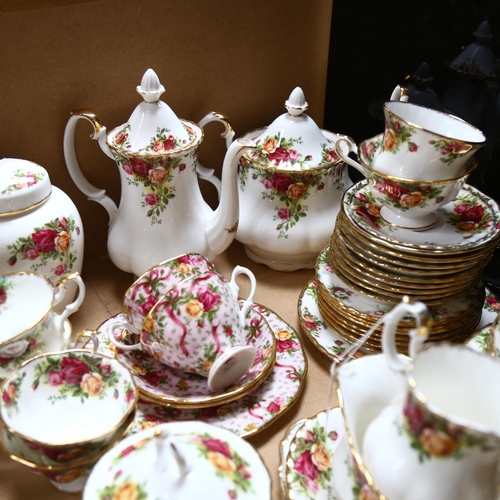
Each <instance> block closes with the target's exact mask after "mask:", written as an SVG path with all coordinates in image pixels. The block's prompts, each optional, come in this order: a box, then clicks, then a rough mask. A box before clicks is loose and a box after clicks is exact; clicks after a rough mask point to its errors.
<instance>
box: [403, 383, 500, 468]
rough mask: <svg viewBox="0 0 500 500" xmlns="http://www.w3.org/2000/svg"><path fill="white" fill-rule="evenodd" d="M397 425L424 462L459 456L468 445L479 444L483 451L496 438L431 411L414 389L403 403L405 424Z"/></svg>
mask: <svg viewBox="0 0 500 500" xmlns="http://www.w3.org/2000/svg"><path fill="white" fill-rule="evenodd" d="M395 425H397V426H398V427H402V429H403V431H404V433H405V435H406V437H407V438H408V440H409V443H410V446H411V448H412V449H413V450H415V451H416V453H418V459H419V461H420V462H421V463H422V462H424V461H425V460H427V459H430V458H431V457H434V458H442V459H445V458H452V459H454V460H460V459H461V458H463V455H464V453H465V452H466V450H467V448H472V447H480V449H481V450H482V451H484V450H487V449H493V448H494V447H495V446H496V445H495V443H494V442H493V441H492V439H493V438H490V439H489V438H488V436H485V435H484V434H479V433H475V432H473V431H472V430H471V429H468V428H467V427H464V426H461V425H458V424H453V423H452V422H449V421H448V420H446V418H444V417H442V416H440V415H437V414H435V413H433V412H431V411H430V410H429V409H428V408H427V407H426V406H425V404H423V403H422V402H421V401H419V400H418V399H417V398H416V397H415V396H414V395H413V393H412V392H408V395H407V397H406V401H405V403H404V406H403V415H402V424H400V423H398V422H396V423H395Z"/></svg>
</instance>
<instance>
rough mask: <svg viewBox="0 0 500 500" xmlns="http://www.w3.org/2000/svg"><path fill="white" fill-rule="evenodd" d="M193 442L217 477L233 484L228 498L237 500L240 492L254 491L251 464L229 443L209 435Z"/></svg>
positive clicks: (204, 435) (202, 435)
mask: <svg viewBox="0 0 500 500" xmlns="http://www.w3.org/2000/svg"><path fill="white" fill-rule="evenodd" d="M191 442H192V443H193V444H194V445H195V446H196V447H197V448H198V451H199V452H200V455H201V456H202V457H203V458H205V459H206V460H208V461H209V462H210V463H211V464H212V466H213V468H214V469H215V473H216V476H217V477H220V478H223V479H228V480H229V481H230V482H231V483H232V484H233V486H234V487H233V488H232V489H231V490H229V491H228V492H227V498H229V499H231V500H235V499H236V498H238V492H239V491H241V492H244V493H246V492H248V491H252V474H251V472H250V468H249V463H248V462H247V461H245V460H244V459H243V458H242V457H241V455H240V454H239V453H237V452H236V451H235V450H234V449H232V447H231V446H230V444H229V443H227V442H226V441H223V440H222V439H218V438H214V437H211V436H210V434H208V433H204V434H201V435H199V436H196V437H194V438H192V441H191Z"/></svg>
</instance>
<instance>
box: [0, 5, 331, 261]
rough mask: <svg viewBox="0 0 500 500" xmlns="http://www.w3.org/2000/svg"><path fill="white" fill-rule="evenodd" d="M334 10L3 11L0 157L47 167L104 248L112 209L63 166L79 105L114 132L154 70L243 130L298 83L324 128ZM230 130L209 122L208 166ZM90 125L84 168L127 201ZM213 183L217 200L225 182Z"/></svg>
mask: <svg viewBox="0 0 500 500" xmlns="http://www.w3.org/2000/svg"><path fill="white" fill-rule="evenodd" d="M24 3H25V2H21V3H20V6H21V7H22V6H23V4H24ZM10 5H12V2H10ZM331 9H332V1H331V0H308V1H307V2H304V1H301V0H291V1H288V2H282V1H277V0H273V1H266V0H255V1H253V2H251V3H244V4H243V3H240V2H234V1H231V0H212V1H210V2H203V1H201V0H183V1H182V2H174V1H161V0H141V1H140V2H137V1H134V0H100V1H94V2H90V3H81V4H76V5H65V6H57V7H52V8H39V9H36V10H23V11H19V12H0V47H1V49H0V50H1V53H0V74H1V75H2V76H1V78H0V109H1V110H2V112H1V118H0V157H18V158H25V159H29V160H32V161H34V162H36V163H39V164H41V165H42V166H44V167H45V168H47V170H48V171H49V174H50V175H51V179H52V182H53V184H55V185H57V186H58V187H60V188H61V189H63V190H64V191H66V192H67V193H68V194H69V196H70V197H71V198H72V199H73V200H74V201H75V203H76V205H77V207H78V209H79V211H80V212H81V215H82V218H83V223H84V227H85V231H86V232H87V234H88V235H90V236H91V238H87V240H86V254H87V256H89V257H92V256H96V255H100V254H103V253H105V252H106V246H105V243H106V231H107V214H106V212H105V210H104V209H103V208H102V207H100V206H98V205H97V204H95V203H90V202H88V201H87V200H86V199H85V196H84V195H83V194H82V193H80V192H79V190H78V189H77V188H76V186H75V185H74V184H73V182H72V180H71V178H70V177H69V174H68V172H67V170H66V167H65V163H64V158H63V152H62V138H63V134H64V127H65V125H66V122H67V120H68V118H69V113H70V111H71V110H72V109H78V108H84V107H85V108H92V109H93V110H94V111H95V112H96V113H97V114H98V115H99V116H100V117H101V120H102V123H103V124H104V125H106V127H107V128H108V130H111V129H112V128H114V127H116V126H118V125H120V124H122V123H124V122H125V121H126V120H127V119H128V117H129V116H130V114H131V113H132V111H133V109H134V108H135V106H136V105H137V104H138V103H139V102H140V101H141V98H140V96H139V95H138V94H137V93H136V91H135V87H136V86H137V85H138V84H139V83H140V81H141V77H142V74H143V73H144V71H145V70H146V69H147V68H148V67H152V68H153V69H155V71H156V72H157V73H158V75H159V77H160V80H161V81H162V83H163V85H164V86H165V88H166V92H165V94H163V96H162V99H163V100H164V101H165V102H167V103H168V104H169V105H170V106H171V107H172V108H173V109H174V111H175V112H176V113H177V115H178V116H179V117H181V118H186V119H190V120H193V121H199V120H200V119H201V118H202V117H203V116H204V115H205V114H206V113H207V112H209V111H211V110H216V111H219V112H222V113H223V114H225V115H226V116H227V117H229V119H230V120H231V122H232V125H233V128H234V129H235V131H236V134H237V136H238V135H242V134H243V133H245V132H246V131H248V130H251V129H254V128H257V127H262V126H265V125H268V124H269V123H270V122H271V121H272V120H273V119H274V118H275V117H276V116H278V115H279V114H281V113H283V112H284V107H283V105H284V101H285V100H286V99H287V98H288V96H289V94H290V92H291V91H292V90H293V88H294V87H295V86H297V85H299V86H301V87H302V88H303V89H304V91H305V93H306V98H307V99H308V101H309V104H310V108H309V111H308V113H309V114H310V115H311V116H312V117H313V118H314V119H315V120H316V121H317V122H318V123H319V124H320V125H321V123H322V121H323V108H324V101H325V87H326V74H327V59H328V47H329V34H330V19H331ZM221 128H222V127H221V125H218V124H213V125H209V126H208V127H207V131H206V137H205V141H204V144H203V145H202V147H201V152H200V159H201V161H202V163H203V164H204V165H205V166H206V167H210V168H218V167H219V164H221V163H222V158H223V156H224V141H222V140H221V139H220V138H219V133H220V132H222V130H221ZM90 133H91V126H90V124H86V123H85V124H84V123H81V124H79V126H78V130H77V139H76V144H77V153H78V156H79V161H80V165H81V166H82V170H83V171H84V172H85V174H86V176H87V178H88V180H89V181H90V182H91V183H92V184H94V185H96V186H97V187H99V188H104V189H106V191H107V192H108V194H109V195H110V196H111V197H112V198H113V199H114V200H115V201H118V200H119V189H120V187H119V174H118V170H117V167H116V166H115V164H114V162H113V161H112V160H111V159H109V158H108V157H106V156H105V155H104V153H102V152H101V151H100V149H99V146H98V144H97V143H96V142H94V141H90V140H89V139H88V136H89V135H90ZM203 189H204V192H205V193H206V194H208V196H209V201H210V202H211V203H212V204H213V203H214V199H215V190H214V189H213V188H212V187H211V186H210V185H207V186H206V187H204V188H203Z"/></svg>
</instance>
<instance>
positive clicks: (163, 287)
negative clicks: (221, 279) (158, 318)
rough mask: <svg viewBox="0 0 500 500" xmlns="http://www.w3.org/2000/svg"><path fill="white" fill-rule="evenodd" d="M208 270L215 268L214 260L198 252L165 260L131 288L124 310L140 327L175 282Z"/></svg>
mask: <svg viewBox="0 0 500 500" xmlns="http://www.w3.org/2000/svg"><path fill="white" fill-rule="evenodd" d="M208 271H215V266H214V264H213V262H212V261H210V260H208V259H207V258H206V257H204V256H203V255H200V254H195V253H188V254H185V255H181V256H180V257H177V258H175V259H171V260H169V261H168V262H164V263H161V264H160V265H158V266H155V267H154V268H153V269H151V270H149V271H148V272H147V273H145V274H144V275H143V276H141V277H140V278H139V279H138V280H137V281H136V282H135V283H134V284H133V285H132V286H131V287H130V289H129V290H128V291H127V293H126V295H125V300H124V305H123V313H124V314H125V315H127V317H128V320H129V322H130V323H132V324H135V325H136V327H137V328H139V327H140V326H142V322H143V320H144V317H145V316H147V315H148V314H149V312H150V311H151V309H152V308H153V306H154V305H155V304H156V302H158V299H159V298H160V297H161V296H162V295H164V294H165V293H166V292H167V291H168V290H170V289H171V288H172V287H173V286H174V285H175V284H177V283H179V282H180V281H183V280H185V279H188V278H191V277H193V276H196V275H198V274H200V273H202V272H208Z"/></svg>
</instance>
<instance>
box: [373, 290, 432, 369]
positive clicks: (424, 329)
mask: <svg viewBox="0 0 500 500" xmlns="http://www.w3.org/2000/svg"><path fill="white" fill-rule="evenodd" d="M405 316H413V317H414V318H415V319H416V320H417V328H413V329H412V330H410V333H409V335H410V337H411V339H410V347H409V355H410V357H411V358H412V359H413V358H415V357H416V356H417V355H418V353H419V351H420V349H421V348H422V345H423V343H424V342H425V341H426V340H427V337H428V336H429V328H430V323H431V318H430V316H429V310H428V309H427V306H426V305H425V304H424V303H422V302H410V299H409V298H408V297H407V296H405V297H403V301H402V302H400V303H399V304H398V305H396V306H395V307H394V308H393V309H392V310H391V311H389V312H388V313H387V314H386V315H385V316H384V329H383V331H382V352H383V353H384V355H385V357H386V358H387V364H388V365H389V367H390V368H391V369H392V370H394V371H397V372H401V371H404V370H406V368H407V366H408V363H409V360H408V359H407V358H404V357H403V356H401V355H400V354H399V353H398V352H397V350H396V328H397V326H398V323H399V322H400V321H401V320H402V319H403V318H404V317H405Z"/></svg>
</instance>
